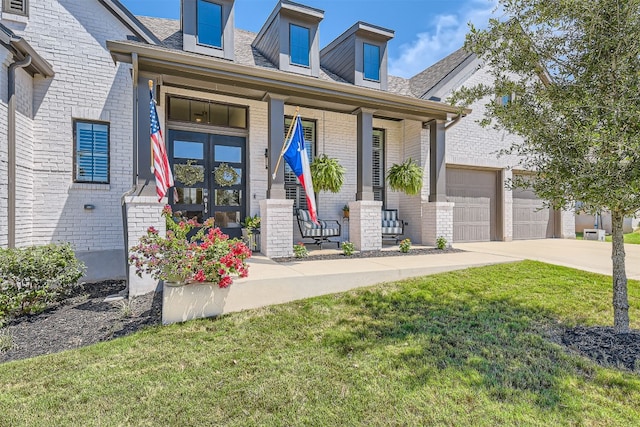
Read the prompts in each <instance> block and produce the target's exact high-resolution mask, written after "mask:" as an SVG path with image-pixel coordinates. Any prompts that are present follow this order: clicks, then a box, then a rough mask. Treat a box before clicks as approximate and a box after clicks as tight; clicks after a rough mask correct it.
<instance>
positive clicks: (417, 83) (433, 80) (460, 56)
mask: <svg viewBox="0 0 640 427" xmlns="http://www.w3.org/2000/svg"><path fill="white" fill-rule="evenodd" d="M471 55H473V54H472V53H469V52H467V51H465V50H464V48H460V49H458V50H456V51H455V52H453V53H452V54H451V55H449V56H446V57H444V58H443V59H441V60H440V61H438V62H436V63H435V64H433V65H432V66H431V67H429V68H427V69H426V70H424V71H421V72H420V73H418V74H416V75H415V76H413V77H411V79H409V82H410V85H411V92H413V94H414V96H417V97H418V98H422V97H423V96H424V95H425V94H426V93H427V92H428V91H429V90H431V89H432V88H433V87H434V86H435V85H437V84H438V83H439V82H440V81H442V80H444V79H445V78H447V77H448V76H449V75H450V74H451V73H453V72H454V71H455V70H456V68H458V66H460V65H461V64H462V63H463V62H464V61H465V60H466V59H467V58H469V57H470V56H471Z"/></svg>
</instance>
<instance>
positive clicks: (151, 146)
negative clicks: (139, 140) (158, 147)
mask: <svg viewBox="0 0 640 427" xmlns="http://www.w3.org/2000/svg"><path fill="white" fill-rule="evenodd" d="M149 93H150V94H151V100H152V101H153V102H155V100H154V99H153V80H149ZM149 148H150V149H151V173H153V171H154V170H155V163H154V161H153V143H152V142H151V140H149Z"/></svg>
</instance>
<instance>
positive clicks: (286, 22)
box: [251, 0, 324, 77]
mask: <svg viewBox="0 0 640 427" xmlns="http://www.w3.org/2000/svg"><path fill="white" fill-rule="evenodd" d="M322 18H324V12H323V11H322V10H319V9H314V8H312V7H309V6H305V5H303V4H300V3H294V2H292V1H290V0H280V1H279V2H278V4H277V5H276V7H275V8H274V9H273V11H272V12H271V15H269V18H267V21H266V22H265V23H264V25H263V26H262V29H260V32H259V33H258V35H257V36H256V38H255V39H254V40H253V43H251V47H253V48H254V49H256V50H257V51H258V52H260V53H261V54H262V56H264V57H265V58H267V59H268V60H269V61H270V62H271V63H272V64H273V65H275V66H276V67H277V68H278V69H279V70H281V71H287V72H290V73H296V74H301V75H303V76H311V77H318V76H319V75H320V48H319V46H318V43H319V39H320V32H319V25H320V21H322Z"/></svg>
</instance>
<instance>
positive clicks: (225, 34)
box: [180, 0, 235, 61]
mask: <svg viewBox="0 0 640 427" xmlns="http://www.w3.org/2000/svg"><path fill="white" fill-rule="evenodd" d="M234 1H235V0H182V2H181V5H182V19H181V20H180V22H181V23H182V45H183V48H184V50H185V51H187V52H194V53H201V54H203V55H209V56H215V57H218V58H224V59H229V60H232V61H233V59H234V43H233V33H234V30H235V29H234Z"/></svg>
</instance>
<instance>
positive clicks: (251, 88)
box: [107, 41, 458, 122]
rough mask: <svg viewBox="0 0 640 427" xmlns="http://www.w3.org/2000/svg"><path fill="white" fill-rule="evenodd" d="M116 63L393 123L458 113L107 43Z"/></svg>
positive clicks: (191, 84) (173, 79)
mask: <svg viewBox="0 0 640 427" xmlns="http://www.w3.org/2000/svg"><path fill="white" fill-rule="evenodd" d="M107 47H108V48H109V50H110V52H111V55H112V57H113V59H114V60H115V61H119V62H125V63H131V61H132V60H131V56H132V53H136V54H137V55H138V67H139V71H141V72H150V73H153V74H156V75H161V76H162V82H163V84H165V85H170V86H175V87H185V88H192V89H198V90H202V91H206V92H212V93H221V94H226V95H233V96H240V97H243V98H248V99H255V100H262V99H264V97H265V96H266V95H267V94H278V95H282V96H286V103H287V104H289V105H296V106H298V105H299V106H305V107H312V108H317V109H322V110H328V111H336V112H340V113H353V112H354V111H356V110H358V109H359V108H367V109H372V110H374V111H375V113H374V115H376V116H381V117H387V118H392V119H400V120H402V119H409V120H417V121H423V122H425V121H429V120H432V119H440V120H446V119H447V118H450V117H452V116H455V115H457V114H458V110H457V109H456V108H455V107H452V106H450V105H447V104H443V103H439V102H434V101H428V100H423V99H419V98H411V97H408V96H403V95H398V94H394V93H390V92H383V91H378V90H374V89H367V88H361V87H358V86H354V85H350V84H346V83H338V82H334V81H325V80H321V79H317V78H313V77H308V76H301V75H297V74H292V73H286V72H282V71H279V70H272V69H266V68H260V67H251V66H247V65H241V64H237V63H233V62H229V61H223V60H219V59H216V58H210V57H206V56H203V55H197V54H192V53H189V52H182V51H175V50H171V49H167V48H163V47H157V46H149V45H143V44H140V43H135V42H125V41H122V42H121V41H117V42H116V41H108V42H107Z"/></svg>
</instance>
